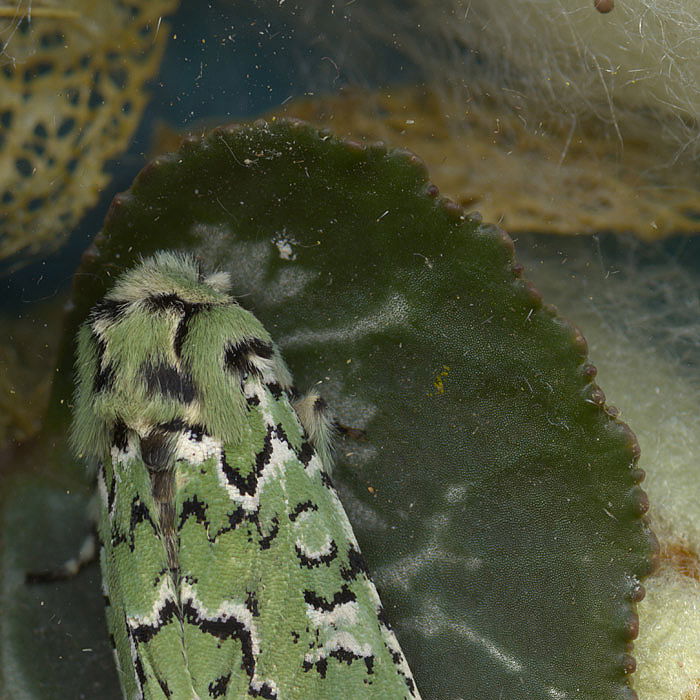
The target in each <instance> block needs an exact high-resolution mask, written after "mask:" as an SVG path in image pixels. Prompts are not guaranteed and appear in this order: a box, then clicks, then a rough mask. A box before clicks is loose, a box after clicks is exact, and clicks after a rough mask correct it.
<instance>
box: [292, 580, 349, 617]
mask: <svg viewBox="0 0 700 700" xmlns="http://www.w3.org/2000/svg"><path fill="white" fill-rule="evenodd" d="M356 600H357V596H356V595H355V594H354V593H353V592H352V591H351V590H350V588H348V585H347V584H346V583H344V584H343V585H342V586H341V587H340V590H339V591H336V592H335V593H334V594H333V599H332V600H328V599H327V598H324V597H323V596H322V595H318V594H317V593H316V592H315V591H310V590H308V589H307V590H305V591H304V602H305V603H306V604H307V605H310V606H311V607H312V608H315V609H316V610H321V611H323V612H332V611H333V610H335V609H336V607H338V606H339V605H344V604H345V603H354V602H355V601H356Z"/></svg>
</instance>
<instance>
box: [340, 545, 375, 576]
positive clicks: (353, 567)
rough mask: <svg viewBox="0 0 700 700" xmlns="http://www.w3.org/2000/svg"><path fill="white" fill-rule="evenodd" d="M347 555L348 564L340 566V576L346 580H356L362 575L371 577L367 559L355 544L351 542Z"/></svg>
mask: <svg viewBox="0 0 700 700" xmlns="http://www.w3.org/2000/svg"><path fill="white" fill-rule="evenodd" d="M347 557H348V565H347V566H341V567H340V576H341V578H342V579H343V580H344V581H355V580H356V579H357V577H358V576H360V575H362V576H365V577H366V578H369V569H368V568H367V564H366V563H365V559H364V557H363V556H362V553H361V552H360V550H359V549H357V548H356V547H355V545H353V544H351V545H350V546H349V547H348V554H347Z"/></svg>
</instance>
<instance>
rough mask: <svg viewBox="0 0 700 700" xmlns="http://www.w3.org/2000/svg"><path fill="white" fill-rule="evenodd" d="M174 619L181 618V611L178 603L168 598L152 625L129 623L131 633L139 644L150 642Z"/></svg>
mask: <svg viewBox="0 0 700 700" xmlns="http://www.w3.org/2000/svg"><path fill="white" fill-rule="evenodd" d="M173 620H177V621H179V620H180V611H179V609H178V607H177V603H176V602H175V601H174V600H172V599H168V600H166V601H165V603H163V605H162V607H161V608H160V610H158V619H157V620H156V621H155V622H154V623H153V624H152V625H150V624H141V625H135V626H131V625H129V630H130V634H131V636H132V637H133V639H134V641H135V642H136V643H137V644H143V643H145V642H150V641H151V639H153V637H155V636H156V635H157V634H158V632H159V631H160V630H161V629H162V628H163V627H165V626H166V625H169V624H170V623H171V622H173Z"/></svg>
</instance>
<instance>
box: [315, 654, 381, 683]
mask: <svg viewBox="0 0 700 700" xmlns="http://www.w3.org/2000/svg"><path fill="white" fill-rule="evenodd" d="M322 653H323V652H322ZM328 657H333V658H335V659H337V660H338V661H339V662H340V663H344V664H347V665H348V666H350V665H351V664H352V663H353V661H363V662H364V664H365V667H366V669H367V673H368V674H370V673H374V655H373V654H370V655H369V656H363V655H362V654H356V653H355V652H354V651H352V650H351V649H347V648H345V647H337V648H334V649H331V651H329V652H328V653H327V654H325V655H324V656H322V657H321V658H320V659H318V661H307V660H306V659H304V662H303V663H302V668H303V669H304V671H307V672H308V671H311V670H313V669H316V672H317V673H318V674H319V676H321V678H325V677H326V673H327V672H328Z"/></svg>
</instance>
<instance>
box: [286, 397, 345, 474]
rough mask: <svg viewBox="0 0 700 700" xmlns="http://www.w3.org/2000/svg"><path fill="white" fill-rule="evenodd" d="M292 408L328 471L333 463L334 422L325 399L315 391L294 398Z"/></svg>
mask: <svg viewBox="0 0 700 700" xmlns="http://www.w3.org/2000/svg"><path fill="white" fill-rule="evenodd" d="M293 406H294V410H295V411H296V412H297V416H299V421H300V422H301V425H302V427H303V428H304V430H305V431H306V434H307V435H308V436H309V442H310V443H311V444H312V445H313V447H314V449H315V450H316V452H318V454H319V455H320V457H321V461H322V462H323V464H324V466H325V467H326V469H327V470H328V471H330V468H331V465H332V463H333V442H334V438H335V432H336V431H335V426H336V423H335V421H334V420H333V417H332V415H331V412H330V409H329V408H328V404H327V403H326V401H325V399H324V398H323V397H322V396H320V395H319V394H318V392H316V391H313V390H312V391H310V392H309V393H308V394H307V395H306V396H303V397H302V398H300V399H298V400H296V401H295V402H294V404H293Z"/></svg>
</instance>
